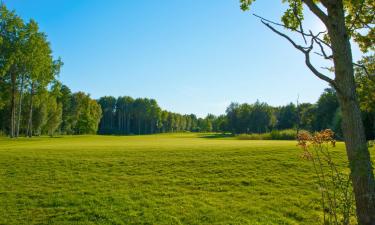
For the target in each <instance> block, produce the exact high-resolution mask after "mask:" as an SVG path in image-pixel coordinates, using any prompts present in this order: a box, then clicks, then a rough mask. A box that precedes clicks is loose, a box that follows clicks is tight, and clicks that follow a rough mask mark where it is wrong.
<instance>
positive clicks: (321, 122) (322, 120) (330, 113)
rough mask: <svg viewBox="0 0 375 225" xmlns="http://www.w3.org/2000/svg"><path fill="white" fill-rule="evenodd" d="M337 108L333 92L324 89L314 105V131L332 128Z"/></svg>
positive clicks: (329, 89) (337, 104) (337, 103)
mask: <svg viewBox="0 0 375 225" xmlns="http://www.w3.org/2000/svg"><path fill="white" fill-rule="evenodd" d="M338 108H339V102H338V99H337V97H336V92H335V90H333V89H331V88H328V89H325V90H324V92H323V94H321V95H320V97H319V100H318V102H317V103H316V111H315V113H316V118H319V119H317V120H315V124H314V130H316V131H321V130H323V129H327V128H332V125H333V124H332V122H333V118H334V117H335V115H336V112H337V110H338Z"/></svg>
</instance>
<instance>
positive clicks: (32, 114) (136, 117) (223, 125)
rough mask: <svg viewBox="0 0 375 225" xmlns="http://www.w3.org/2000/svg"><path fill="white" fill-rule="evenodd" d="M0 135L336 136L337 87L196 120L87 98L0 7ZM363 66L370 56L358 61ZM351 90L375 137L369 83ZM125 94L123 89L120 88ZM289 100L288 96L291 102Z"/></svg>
mask: <svg viewBox="0 0 375 225" xmlns="http://www.w3.org/2000/svg"><path fill="white" fill-rule="evenodd" d="M0 16H1V18H0V28H1V39H0V41H1V45H0V48H1V51H0V60H1V61H0V90H1V91H0V117H1V121H0V133H1V134H3V135H8V136H10V137H18V136H20V135H22V136H28V137H32V136H39V135H50V136H53V135H57V134H69V135H76V134H96V133H98V134H106V135H110V134H116V135H141V134H155V133H169V132H186V131H188V132H223V133H226V132H229V133H232V134H243V133H247V134H249V133H265V132H270V131H272V130H285V129H297V130H298V129H303V130H308V131H320V130H323V129H326V128H330V129H332V130H334V131H335V133H336V135H337V138H339V139H342V131H341V112H340V107H339V102H338V99H337V97H336V92H335V90H334V89H333V88H327V89H326V90H325V91H324V93H322V94H321V96H320V98H319V100H318V101H317V102H316V103H314V104H311V103H301V104H299V103H298V102H296V103H290V104H288V105H285V106H279V107H274V106H270V105H268V104H267V103H264V102H260V101H257V102H255V103H254V104H247V103H244V104H238V103H232V104H230V105H229V106H228V108H227V110H226V113H225V114H223V115H220V116H216V115H212V114H209V115H207V116H206V117H205V118H198V117H197V116H196V115H194V114H187V115H181V114H179V113H173V112H169V111H167V110H164V109H162V108H161V107H160V106H159V105H158V103H157V101H156V100H154V99H148V98H137V99H134V98H132V97H129V96H123V97H118V98H116V97H112V96H106V97H102V98H100V99H98V100H95V99H92V98H91V97H90V95H89V94H85V93H84V92H77V93H72V91H71V90H70V89H69V87H67V86H66V85H64V84H62V83H61V82H60V81H59V72H60V69H61V67H62V66H63V62H62V60H61V59H60V58H58V59H54V57H53V54H52V49H51V46H50V43H49V42H48V39H47V35H46V34H45V33H43V32H42V31H40V30H39V27H38V24H37V23H36V22H35V21H34V20H30V21H28V22H26V23H25V22H24V21H23V20H22V19H21V18H20V17H19V16H17V14H16V13H15V12H12V11H9V10H8V9H7V8H6V7H5V5H3V6H1V11H0ZM364 63H365V64H366V65H368V66H369V67H370V68H371V66H372V67H373V66H374V57H373V56H370V57H366V58H364ZM356 82H357V93H358V96H359V100H360V105H361V110H362V114H363V120H364V124H365V129H366V135H367V138H368V139H373V138H374V136H375V123H374V120H375V96H374V93H375V83H374V82H373V81H372V80H370V79H369V78H368V77H367V76H366V74H365V73H364V72H363V70H361V69H358V70H357V71H356ZM124 91H126V90H124ZM291 102H292V100H291Z"/></svg>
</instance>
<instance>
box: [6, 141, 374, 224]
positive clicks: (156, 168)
mask: <svg viewBox="0 0 375 225" xmlns="http://www.w3.org/2000/svg"><path fill="white" fill-rule="evenodd" d="M334 151H335V152H336V153H337V154H336V155H337V157H338V158H342V159H344V157H345V155H344V150H343V144H340V143H339V145H338V147H337V148H336V149H335V150H334ZM299 153H300V150H299V149H298V148H297V147H296V143H295V142H294V141H240V140H236V139H235V138H207V137H202V136H201V137H199V136H198V135H195V134H178V135H154V136H141V137H114V136H80V137H62V138H34V139H31V140H28V139H20V140H9V139H5V138H0V215H1V216H0V224H59V225H60V224H62V225H63V224H309V225H311V224H320V223H319V218H320V215H321V214H320V206H319V194H318V193H317V190H316V189H317V188H316V185H315V183H314V179H313V178H314V174H313V172H312V167H311V165H310V163H308V162H304V161H302V160H300V158H299ZM372 154H374V151H373V149H372ZM342 162H343V163H344V162H345V160H342Z"/></svg>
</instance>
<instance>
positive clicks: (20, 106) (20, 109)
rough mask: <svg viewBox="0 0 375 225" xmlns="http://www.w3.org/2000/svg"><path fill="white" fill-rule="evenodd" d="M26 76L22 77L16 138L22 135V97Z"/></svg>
mask: <svg viewBox="0 0 375 225" xmlns="http://www.w3.org/2000/svg"><path fill="white" fill-rule="evenodd" d="M24 78H25V76H24V75H22V78H21V86H20V98H19V101H18V116H17V130H16V137H19V135H20V123H21V112H22V97H23V82H24Z"/></svg>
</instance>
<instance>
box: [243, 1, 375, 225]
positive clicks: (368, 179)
mask: <svg viewBox="0 0 375 225" xmlns="http://www.w3.org/2000/svg"><path fill="white" fill-rule="evenodd" d="M240 2H241V8H242V10H248V9H249V7H250V5H251V4H252V3H253V2H254V0H240ZM283 2H284V3H288V4H289V7H288V8H287V10H286V11H285V14H284V16H283V17H282V22H283V24H279V23H274V22H272V21H269V20H266V19H264V18H261V22H262V23H263V24H264V25H266V26H267V27H268V28H269V29H271V30H272V31H273V32H275V33H276V34H278V35H280V36H281V37H283V38H285V39H286V40H287V41H288V42H290V43H291V44H292V45H293V46H294V47H295V48H296V49H298V50H299V51H301V52H302V53H303V55H304V57H305V63H306V65H307V67H308V68H309V69H310V70H311V71H312V72H313V74H314V75H316V76H317V77H318V78H320V79H322V80H324V81H326V82H328V83H329V84H330V85H331V86H332V87H334V88H335V90H336V92H337V96H338V99H339V103H340V108H341V113H342V118H343V119H342V121H343V123H342V130H343V135H344V139H345V144H346V151H347V156H348V160H349V164H350V170H351V177H352V182H353V189H354V193H355V200H356V210H357V217H358V222H359V224H363V225H367V224H368V225H374V224H375V180H374V173H373V167H372V162H371V157H370V152H369V150H368V147H367V142H366V137H365V131H364V126H363V123H362V118H361V111H360V107H359V103H358V99H357V95H356V85H355V81H354V69H353V57H352V50H351V44H350V40H354V41H355V42H357V43H358V44H359V46H360V47H361V50H362V51H363V52H367V51H374V49H375V38H374V26H373V24H374V20H375V18H374V16H373V14H374V11H375V6H374V2H373V1H372V0H351V1H347V0H345V1H343V0H319V1H315V0H288V1H283ZM304 6H307V7H308V8H309V10H310V11H311V12H312V13H313V14H314V15H315V16H316V17H317V18H318V19H319V20H320V21H321V22H322V23H323V24H324V25H325V28H326V31H323V32H320V33H317V34H314V33H313V32H311V31H309V32H306V29H304V27H303V24H302V21H303V7H304ZM276 25H281V26H283V27H285V28H287V29H289V30H292V31H295V32H297V33H299V34H300V35H301V36H302V38H303V39H304V42H305V44H306V45H305V46H303V45H300V44H297V43H296V42H295V41H294V40H293V39H292V38H290V37H289V36H288V35H286V34H285V33H282V32H280V31H279V30H277V29H276V28H275V27H274V26H276ZM322 36H323V37H322ZM308 39H309V40H308ZM314 47H317V48H318V51H319V52H320V53H319V54H320V55H321V56H323V57H324V58H325V59H327V60H330V61H331V62H332V63H333V67H332V70H333V72H334V75H335V78H334V79H332V78H330V77H329V76H327V75H325V74H323V73H322V72H320V71H318V69H316V67H314V66H313V65H312V63H311V60H310V58H311V52H314V51H313V49H314ZM369 76H371V77H373V76H374V75H371V74H369Z"/></svg>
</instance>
